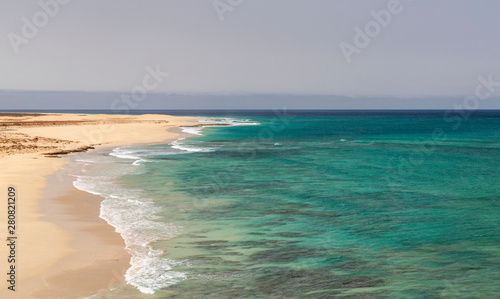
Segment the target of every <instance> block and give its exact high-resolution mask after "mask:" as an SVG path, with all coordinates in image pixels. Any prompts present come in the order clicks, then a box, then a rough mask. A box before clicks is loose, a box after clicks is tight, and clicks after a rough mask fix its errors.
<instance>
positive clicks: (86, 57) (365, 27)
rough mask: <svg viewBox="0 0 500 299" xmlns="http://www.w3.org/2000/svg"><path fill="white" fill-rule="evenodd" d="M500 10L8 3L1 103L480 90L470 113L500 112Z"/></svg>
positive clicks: (381, 101)
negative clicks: (90, 94) (474, 110)
mask: <svg viewBox="0 0 500 299" xmlns="http://www.w3.org/2000/svg"><path fill="white" fill-rule="evenodd" d="M57 1H59V2H57ZM499 11H500V1H498V0H476V1H465V0H440V1H430V0H429V1H417V0H413V1H412V0H399V1H398V0H380V1H379V0H358V1H353V0H337V1H333V0H273V1H269V0H182V1H181V0H177V1H173V0H147V1H139V0H85V1H83V0H72V1H71V0H39V1H26V0H25V1H2V2H1V3H0V109H2V108H3V109H9V108H16V107H17V108H19V107H21V108H22V107H32V108H39V107H43V106H46V103H48V102H50V100H51V98H50V97H48V98H47V94H54V93H47V92H45V93H43V95H44V96H41V97H38V98H37V97H36V96H34V94H33V91H84V92H87V93H88V92H93V93H95V94H96V95H100V96H99V97H100V98H102V101H100V100H99V99H96V97H94V99H93V100H92V99H91V98H92V97H87V98H86V99H88V100H81V99H76V98H78V97H76V98H75V99H73V100H72V99H71V98H72V97H68V99H67V101H69V102H70V104H67V105H69V106H71V103H73V102H74V103H75V107H76V106H85V105H86V104H85V103H81V101H85V102H86V103H89V104H88V106H85V107H89V108H92V107H94V106H95V105H97V106H102V105H103V104H102V103H108V102H109V101H110V100H109V99H108V97H109V95H108V96H105V93H104V92H114V93H115V95H113V96H112V97H113V98H116V97H120V95H121V94H124V95H125V96H127V95H129V96H131V97H133V99H137V102H141V103H142V102H144V99H143V97H144V98H146V97H148V96H151V95H154V94H157V95H158V94H160V95H171V94H187V95H191V96H192V95H200V94H210V95H220V96H221V97H222V96H223V97H224V98H226V97H227V96H228V95H255V94H260V95H290V96H291V97H292V98H293V97H294V96H298V95H311V96H312V95H317V96H320V97H319V98H321V99H322V102H321V103H322V104H321V105H320V106H321V108H324V107H325V106H326V107H330V108H335V107H340V106H342V107H343V108H372V107H374V106H375V107H380V108H391V107H397V108H401V107H403V108H404V107H408V108H412V107H417V106H418V107H424V108H425V107H427V106H428V107H429V108H436V107H441V108H447V107H449V106H450V105H452V104H457V103H458V105H460V104H464V103H465V102H464V101H467V100H465V98H466V97H470V96H475V97H479V95H481V97H482V98H484V99H481V101H478V100H475V102H474V101H472V102H471V101H469V102H468V103H469V106H471V105H472V106H473V107H479V108H492V107H493V108H500V104H499V100H498V98H500V56H499V53H500V40H499V39H498V36H500V34H499V33H500V18H498V12H499ZM485 80H486V82H487V83H486V85H485V84H484V82H485ZM488 82H489V83H488ZM478 90H479V91H478ZM14 91H16V92H14ZM63 94H64V93H63ZM70 94H73V93H70ZM35 95H36V93H35ZM87 95H88V94H87ZM60 96H61V94H59V97H60ZM84 98H85V97H84ZM104 98H106V100H104ZM165 98H167V96H165ZM346 98H347V99H356V100H353V101H351V102H350V104H347V105H344V104H343V103H346V102H345V101H344V100H345V99H346ZM42 99H45V100H42ZM139 99H140V101H139ZM203 99H205V100H206V101H213V102H214V103H215V102H217V101H214V100H213V98H210V97H207V98H203ZM210 99H211V100H210ZM246 99H248V98H246ZM295 99H296V98H295ZM342 99H344V100H342ZM394 99H400V101H399V102H397V101H395V100H394ZM408 99H413V100H408ZM96 100H97V101H98V102H99V103H97V104H96V103H94V102H95V101H96ZM13 101H14V102H15V103H13ZM72 101H73V102H72ZM77 101H79V103H77ZM111 101H112V100H111ZM165 101H167V100H165ZM252 101H257V102H258V101H259V100H258V98H254V100H252ZM304 101H306V100H304ZM342 101H344V102H342ZM415 101H419V102H418V103H415ZM195 102H196V101H195ZM245 102H246V103H245ZM278 102H279V101H278ZM310 102H314V101H310ZM50 103H52V102H50ZM149 103H150V104H149V105H151V103H157V104H158V105H159V106H162V105H161V104H162V99H161V97H158V96H156V100H155V101H149ZM193 103H194V102H193ZM217 103H218V104H217V105H219V104H220V101H219V102H217ZM279 103H280V105H281V104H283V103H281V102H279ZM470 103H473V104H470ZM478 103H479V104H478ZM262 104H263V106H265V105H264V104H265V100H264V101H262ZM285 104H286V101H285ZM106 105H108V106H109V104H106ZM106 105H105V106H106ZM193 105H199V101H198V104H193ZM206 105H207V106H210V103H206ZM214 105H215V104H214ZM231 105H232V106H235V107H236V108H238V107H249V106H252V107H254V106H257V107H258V106H259V103H251V104H249V103H248V101H244V100H240V101H235V102H234V103H232V104H231ZM308 105H310V107H311V108H314V107H320V106H318V105H316V104H315V103H310V104H307V103H306V102H304V103H303V104H302V106H306V107H309V106H308ZM377 105H378V106H377ZM153 106H154V105H153ZM188 106H189V105H188ZM344 106H346V107H344ZM147 107H148V108H150V107H149V106H147ZM162 107H163V106H162ZM187 108H189V107H187ZM214 108H221V107H215V106H214Z"/></svg>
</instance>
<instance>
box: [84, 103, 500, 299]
mask: <svg viewBox="0 0 500 299" xmlns="http://www.w3.org/2000/svg"><path fill="white" fill-rule="evenodd" d="M292 114H293V113H292ZM212 119H213V117H212ZM233 119H237V120H239V121H237V122H238V123H237V124H243V125H237V126H230V127H207V128H204V129H203V130H202V131H201V130H196V129H193V128H188V129H185V130H184V131H185V132H186V133H187V132H189V133H194V134H189V135H185V136H184V137H186V139H183V140H180V141H177V142H175V143H174V144H160V145H151V146H139V147H123V148H118V149H115V150H114V151H113V152H112V153H111V154H109V153H97V154H90V155H84V156H80V157H78V159H77V160H78V161H77V162H78V163H80V164H82V165H84V166H85V168H84V169H85V172H84V173H80V174H78V180H77V181H76V182H75V186H77V187H78V188H80V189H83V190H86V191H89V192H93V193H96V194H101V195H103V196H104V197H106V200H105V201H103V204H102V209H101V217H103V218H104V219H106V220H108V222H110V223H111V224H112V225H114V226H115V227H117V230H118V231H119V232H120V233H121V234H122V236H123V237H124V239H125V240H126V243H127V246H128V249H129V252H131V254H132V255H133V259H132V266H131V268H130V269H129V272H128V273H127V281H128V282H129V284H130V285H129V286H123V287H121V288H118V289H115V290H111V291H109V293H108V294H107V295H106V296H111V297H110V298H112V295H113V294H115V295H116V296H117V298H118V297H127V294H128V295H129V297H130V298H141V297H142V295H141V293H139V291H137V290H136V289H139V290H141V291H142V293H154V295H146V294H144V298H498V297H499V296H500V295H499V294H500V283H499V282H500V224H499V221H500V187H499V186H498V183H499V182H500V167H499V166H500V162H499V161H500V118H499V117H491V116H490V117H471V118H469V119H467V120H466V121H463V122H462V123H460V124H459V125H457V123H451V122H446V121H445V120H444V119H443V117H442V116H422V115H421V116H415V117H411V116H390V115H388V116H310V115H309V116H308V115H304V114H301V115H291V114H290V113H289V114H288V115H287V116H283V115H279V116H266V117H263V116H246V117H244V116H239V117H234V118H233ZM218 121H221V122H228V120H227V119H219V120H218ZM229 122H231V123H233V124H234V121H229ZM240 122H241V123H240ZM245 124H251V125H245ZM195 134H203V135H195ZM187 137H189V138H187ZM132 286H134V287H132Z"/></svg>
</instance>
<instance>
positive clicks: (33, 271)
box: [0, 114, 199, 299]
mask: <svg viewBox="0 0 500 299" xmlns="http://www.w3.org/2000/svg"><path fill="white" fill-rule="evenodd" d="M198 125H199V124H198V123H197V122H196V119H195V118H189V117H173V116H165V115H140V116H125V115H83V114H80V115H77V114H0V161H1V164H0V165H1V168H2V171H1V172H0V182H1V190H3V191H2V192H4V195H3V196H2V197H3V198H4V204H3V205H0V214H1V216H0V219H1V223H3V227H4V228H3V229H2V231H3V232H4V235H5V236H6V238H7V237H8V231H7V220H8V219H7V203H6V201H7V190H8V187H10V186H12V187H14V188H15V190H16V232H15V233H16V234H15V235H16V236H17V237H18V239H17V240H16V254H15V255H16V262H15V273H16V274H15V289H16V291H15V292H13V291H11V290H8V289H7V287H8V286H9V283H8V282H7V281H6V280H7V279H2V280H1V283H0V285H1V291H0V297H1V298H23V299H24V298H80V297H85V296H90V295H92V294H96V293H97V292H98V291H99V290H101V289H103V288H110V287H113V285H114V284H118V283H122V282H123V281H124V278H123V275H124V274H125V271H126V270H127V268H128V265H129V255H128V253H127V252H126V251H125V248H124V247H125V245H124V241H123V240H122V239H121V237H120V235H119V234H117V233H116V232H115V231H114V228H113V227H111V226H109V225H108V224H107V223H106V222H105V221H104V220H102V219H101V218H99V217H98V216H99V205H100V201H101V198H100V197H98V196H94V195H91V194H88V193H85V192H82V191H78V190H76V189H75V188H73V186H72V184H71V179H70V178H69V177H67V176H65V173H64V170H63V169H64V168H65V167H67V163H68V162H67V160H66V159H65V158H64V156H65V155H67V154H71V153H79V152H85V151H88V150H93V149H102V148H106V147H115V146H122V145H131V144H150V143H160V142H164V141H166V140H173V139H175V138H176V136H178V134H177V133H174V132H172V130H171V129H173V128H176V127H180V126H198ZM56 173H57V175H54V174H56ZM9 250H10V249H9V247H8V246H2V247H1V248H0V256H1V257H2V258H0V265H1V268H2V269H3V271H7V270H8V269H9V267H10V266H11V265H12V264H9V263H8V261H7V257H8V256H9ZM6 277H7V275H5V278H6ZM82 281H84V282H85V283H82Z"/></svg>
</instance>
